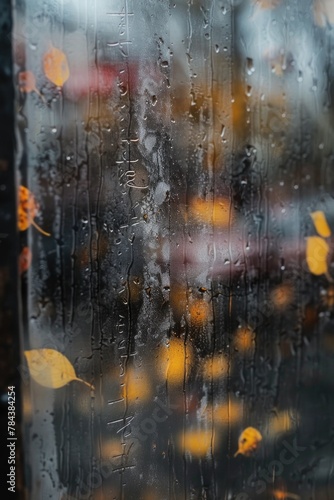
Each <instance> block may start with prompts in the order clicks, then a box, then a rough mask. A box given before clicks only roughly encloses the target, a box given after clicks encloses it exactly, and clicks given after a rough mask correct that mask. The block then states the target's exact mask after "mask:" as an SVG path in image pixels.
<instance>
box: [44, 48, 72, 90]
mask: <svg viewBox="0 0 334 500" xmlns="http://www.w3.org/2000/svg"><path fill="white" fill-rule="evenodd" d="M43 69H44V74H45V76H46V77H47V78H48V79H49V80H50V82H52V83H54V84H55V85H57V86H58V87H62V86H63V85H64V83H65V82H66V81H67V80H68V78H69V76H70V70H69V67H68V62H67V57H66V54H64V52H63V51H62V50H59V49H56V48H55V47H51V49H50V50H48V52H46V53H45V54H44V56H43Z"/></svg>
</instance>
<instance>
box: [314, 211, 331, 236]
mask: <svg viewBox="0 0 334 500" xmlns="http://www.w3.org/2000/svg"><path fill="white" fill-rule="evenodd" d="M311 217H312V220H313V223H314V225H315V228H316V230H317V233H318V234H319V235H320V236H322V237H323V238H329V236H330V235H331V230H330V227H329V225H328V223H327V220H326V217H325V214H324V213H323V212H321V210H318V211H317V212H312V213H311Z"/></svg>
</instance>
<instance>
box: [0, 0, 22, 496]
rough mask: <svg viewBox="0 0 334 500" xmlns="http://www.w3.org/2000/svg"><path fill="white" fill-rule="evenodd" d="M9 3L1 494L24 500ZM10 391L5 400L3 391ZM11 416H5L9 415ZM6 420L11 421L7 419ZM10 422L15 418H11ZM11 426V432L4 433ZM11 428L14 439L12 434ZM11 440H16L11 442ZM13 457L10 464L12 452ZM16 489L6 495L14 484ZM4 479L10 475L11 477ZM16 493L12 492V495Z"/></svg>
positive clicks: (1, 261) (0, 296)
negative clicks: (10, 389) (12, 481)
mask: <svg viewBox="0 0 334 500" xmlns="http://www.w3.org/2000/svg"><path fill="white" fill-rule="evenodd" d="M11 33H12V7H11V0H1V2H0V391H1V392H0V439H1V454H0V456H1V460H0V464H1V465H0V476H1V481H0V491H1V492H3V493H6V494H7V495H6V498H20V499H21V498H24V495H23V479H22V478H23V476H22V461H23V460H22V441H21V415H20V414H21V405H20V402H21V401H20V387H19V386H20V379H19V372H18V366H19V364H20V338H19V305H18V303H19V281H18V280H19V277H18V232H17V224H16V181H15V163H14V147H15V139H14V80H13V60H12V36H11ZM9 387H10V388H12V387H14V393H15V399H14V395H13V393H12V394H11V396H10V397H9V396H8V388H9ZM9 411H10V413H9ZM9 417H10V418H9ZM13 417H14V418H13ZM9 424H10V428H8V426H9ZM12 428H14V429H15V430H14V434H13V431H12V430H11V429H12ZM15 438H16V439H15ZM14 448H15V458H14V460H13V450H14ZM11 467H15V469H13V468H12V469H11ZM13 471H14V472H15V488H14V489H13V488H12V490H8V488H9V487H11V485H12V484H13V483H11V482H8V481H10V480H12V479H13V478H14V474H13ZM8 474H12V475H11V476H10V475H8ZM13 490H15V493H14V492H13Z"/></svg>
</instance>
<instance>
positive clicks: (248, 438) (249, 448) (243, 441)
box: [234, 427, 262, 457]
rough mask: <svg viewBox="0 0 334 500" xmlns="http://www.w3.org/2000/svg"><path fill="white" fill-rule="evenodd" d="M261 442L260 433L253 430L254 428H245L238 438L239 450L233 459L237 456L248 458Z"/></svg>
mask: <svg viewBox="0 0 334 500" xmlns="http://www.w3.org/2000/svg"><path fill="white" fill-rule="evenodd" d="M261 441H262V436H261V433H260V432H259V431H258V430H257V429H254V427H247V429H245V430H244V431H243V432H242V433H241V434H240V437H239V441H238V444H239V448H238V451H237V452H236V453H235V455H234V456H235V457H236V456H237V455H245V456H246V457H249V456H251V455H252V453H254V451H255V450H256V449H257V447H258V445H259V443H260V442H261Z"/></svg>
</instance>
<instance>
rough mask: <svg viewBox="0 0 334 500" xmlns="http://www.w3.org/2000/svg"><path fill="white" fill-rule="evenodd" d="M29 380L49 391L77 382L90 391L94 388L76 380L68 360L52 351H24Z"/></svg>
mask: <svg viewBox="0 0 334 500" xmlns="http://www.w3.org/2000/svg"><path fill="white" fill-rule="evenodd" d="M24 354H25V357H26V359H27V363H28V369H29V373H30V375H31V378H33V379H34V381H35V382H37V383H38V384H40V385H42V386H44V387H48V388H49V389H59V388H60V387H64V385H66V384H68V383H69V382H72V381H73V380H77V381H78V382H82V383H83V384H85V385H87V386H88V387H90V388H91V389H94V387H93V386H92V385H91V384H89V383H88V382H86V381H85V380H82V379H81V378H78V377H77V376H76V373H75V370H74V368H73V366H72V365H71V363H70V362H69V360H68V359H67V358H66V356H64V355H63V354H61V353H60V352H58V351H55V350H54V349H32V350H30V351H24Z"/></svg>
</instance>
